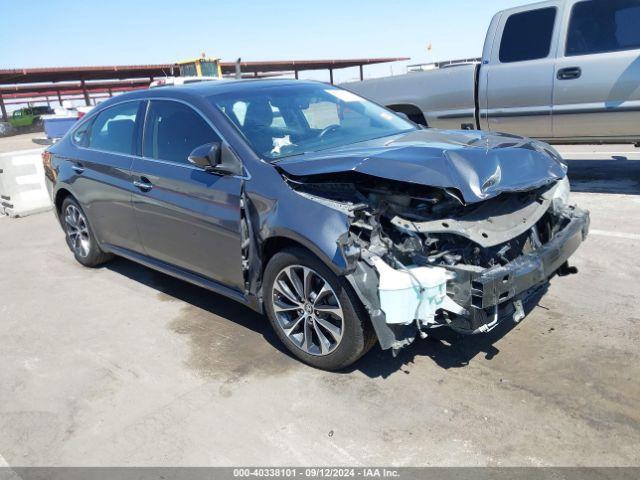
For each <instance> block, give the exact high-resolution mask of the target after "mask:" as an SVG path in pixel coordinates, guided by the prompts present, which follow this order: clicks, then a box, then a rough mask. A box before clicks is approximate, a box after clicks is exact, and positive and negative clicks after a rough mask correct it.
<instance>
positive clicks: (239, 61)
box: [236, 57, 242, 80]
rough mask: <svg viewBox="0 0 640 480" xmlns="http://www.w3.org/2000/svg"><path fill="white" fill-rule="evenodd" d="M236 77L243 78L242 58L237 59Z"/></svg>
mask: <svg viewBox="0 0 640 480" xmlns="http://www.w3.org/2000/svg"><path fill="white" fill-rule="evenodd" d="M236 78H237V79H238V80H240V79H241V78H242V58H239V57H238V59H237V60H236Z"/></svg>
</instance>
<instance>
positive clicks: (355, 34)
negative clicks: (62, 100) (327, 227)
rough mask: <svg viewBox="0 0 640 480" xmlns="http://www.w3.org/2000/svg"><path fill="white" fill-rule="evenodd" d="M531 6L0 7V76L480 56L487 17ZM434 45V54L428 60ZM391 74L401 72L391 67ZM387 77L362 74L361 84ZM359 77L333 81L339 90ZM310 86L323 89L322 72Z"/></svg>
mask: <svg viewBox="0 0 640 480" xmlns="http://www.w3.org/2000/svg"><path fill="white" fill-rule="evenodd" d="M526 3H531V2H530V1H528V0H395V1H394V0H369V1H352V0H318V1H306V0H297V1H296V0H272V1H257V0H253V1H249V0H209V1H204V0H200V1H198V0H0V24H1V28H0V68H28V67H61V66H80V65H111V64H143V63H171V62H175V61H179V60H183V59H187V58H192V57H197V56H199V55H200V54H201V53H202V52H205V53H206V54H207V55H208V56H216V57H221V58H222V59H223V60H228V61H232V60H235V59H236V58H237V57H242V58H243V59H244V60H293V59H325V58H350V57H351V58H353V57H386V56H392V57H400V56H403V57H404V56H406V57H411V58H412V61H413V62H414V63H421V62H428V61H435V60H445V59H452V58H464V57H473V56H480V54H481V51H482V44H483V41H484V35H485V32H486V29H487V26H488V25H489V22H490V20H491V17H492V16H493V14H494V13H496V12H497V11H498V10H501V9H504V8H509V7H512V6H516V5H523V4H526ZM429 43H431V44H432V45H433V50H432V51H431V52H428V51H427V45H429ZM393 69H394V73H396V74H397V73H403V72H404V71H405V69H404V66H403V65H400V64H395V65H394V66H393ZM389 73H390V67H389V66H381V67H365V75H369V76H380V75H386V74H389ZM356 75H357V70H353V69H350V70H345V71H341V72H340V71H336V81H344V80H347V79H350V78H354V77H355V76H356ZM306 77H307V78H316V79H319V80H326V79H327V78H328V74H327V73H326V72H314V73H311V74H308V75H306Z"/></svg>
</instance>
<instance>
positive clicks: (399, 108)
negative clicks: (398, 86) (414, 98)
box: [387, 103, 429, 127]
mask: <svg viewBox="0 0 640 480" xmlns="http://www.w3.org/2000/svg"><path fill="white" fill-rule="evenodd" d="M387 108H389V109H390V110H393V111H394V112H398V113H404V114H405V115H406V116H407V117H409V120H411V121H412V122H414V123H417V124H419V125H424V126H425V127H428V126H429V125H428V123H427V119H426V118H425V116H424V112H423V111H422V110H421V109H420V108H419V107H418V106H416V105H412V104H409V103H401V104H396V105H389V106H388V107H387Z"/></svg>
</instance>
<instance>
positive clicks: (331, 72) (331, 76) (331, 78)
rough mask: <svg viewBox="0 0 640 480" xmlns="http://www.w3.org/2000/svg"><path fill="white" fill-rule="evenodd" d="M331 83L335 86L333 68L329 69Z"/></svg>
mask: <svg viewBox="0 0 640 480" xmlns="http://www.w3.org/2000/svg"><path fill="white" fill-rule="evenodd" d="M329 83H331V85H333V68H330V69H329Z"/></svg>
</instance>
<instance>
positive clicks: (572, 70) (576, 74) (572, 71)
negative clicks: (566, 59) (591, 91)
mask: <svg viewBox="0 0 640 480" xmlns="http://www.w3.org/2000/svg"><path fill="white" fill-rule="evenodd" d="M581 76H582V69H581V68H580V67H569V68H561V69H560V70H558V80H575V79H576V78H580V77H581Z"/></svg>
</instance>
